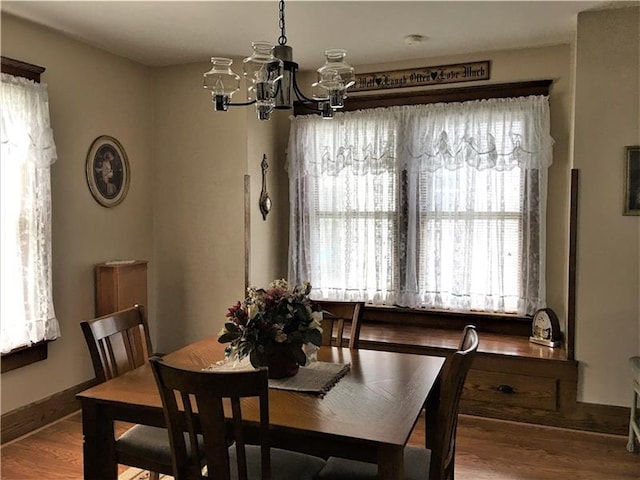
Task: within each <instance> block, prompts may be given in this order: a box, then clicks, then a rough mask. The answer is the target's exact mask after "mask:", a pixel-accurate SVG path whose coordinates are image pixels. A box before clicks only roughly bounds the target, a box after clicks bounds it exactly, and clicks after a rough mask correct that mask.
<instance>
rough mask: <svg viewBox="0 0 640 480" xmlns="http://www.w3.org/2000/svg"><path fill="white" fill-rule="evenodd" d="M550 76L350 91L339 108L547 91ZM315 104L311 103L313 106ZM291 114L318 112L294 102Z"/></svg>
mask: <svg viewBox="0 0 640 480" xmlns="http://www.w3.org/2000/svg"><path fill="white" fill-rule="evenodd" d="M551 83H552V80H534V81H530V82H512V83H495V84H488V85H474V86H472V87H458V88H439V89H433V90H420V91H408V92H400V93H397V92H395V93H384V92H381V93H378V94H374V95H357V94H353V95H352V96H350V97H348V98H347V99H346V100H345V103H344V107H343V108H342V111H343V112H350V111H354V110H365V109H369V108H381V107H397V106H401V105H423V104H428V103H450V102H466V101H470V100H486V99H489V98H511V97H526V96H529V95H548V94H549V88H550V86H551ZM316 106H317V105H313V107H316ZM293 111H294V115H307V114H312V113H318V112H317V111H316V110H314V109H313V108H309V107H308V106H306V105H303V104H301V103H298V102H296V103H295V104H294V110H293Z"/></svg>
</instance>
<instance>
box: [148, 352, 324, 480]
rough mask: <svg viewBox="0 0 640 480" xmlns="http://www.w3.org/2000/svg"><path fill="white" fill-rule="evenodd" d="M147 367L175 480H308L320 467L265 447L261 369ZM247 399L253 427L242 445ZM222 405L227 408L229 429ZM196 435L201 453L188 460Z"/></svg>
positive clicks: (156, 361) (265, 390)
mask: <svg viewBox="0 0 640 480" xmlns="http://www.w3.org/2000/svg"><path fill="white" fill-rule="evenodd" d="M150 362H151V367H152V369H153V373H154V376H155V379H156V383H157V385H158V389H159V391H160V397H161V398H162V406H163V408H164V415H165V421H166V423H167V426H168V429H169V436H170V442H171V455H172V460H173V469H174V472H173V475H174V477H175V480H192V479H198V480H200V479H205V478H209V479H212V478H216V479H220V480H232V479H233V480H247V479H250V480H258V479H263V480H312V479H314V478H315V476H316V475H317V474H318V472H319V471H320V470H321V469H322V467H323V466H324V465H325V461H324V460H323V459H321V458H317V457H313V456H311V455H305V454H302V453H297V452H291V451H287V450H281V449H277V448H270V443H269V430H270V426H269V386H268V370H267V368H265V367H263V368H260V369H258V370H240V371H236V372H228V371H227V372H211V371H203V370H199V369H198V370H191V369H184V368H179V367H176V366H172V365H168V364H166V363H165V362H164V361H163V360H162V359H161V358H159V357H152V358H151V359H150ZM247 397H253V398H252V399H251V400H253V401H254V403H253V404H251V405H253V407H250V408H254V409H255V413H256V414H257V416H258V420H257V421H256V422H253V421H252V423H253V424H255V427H257V437H255V436H252V441H253V442H255V444H253V445H248V444H247V443H246V442H245V425H244V424H243V411H244V410H243V408H244V407H243V406H242V405H241V400H242V399H244V398H247ZM227 402H228V403H227ZM225 404H226V405H227V408H228V405H229V404H230V405H231V412H230V413H231V422H230V424H228V423H227V422H228V420H227V419H226V416H225ZM245 413H246V412H245ZM200 434H201V435H202V437H203V438H204V444H205V451H204V454H203V455H202V456H200V455H198V456H192V457H191V458H189V456H188V455H187V452H188V451H190V450H193V449H192V445H194V442H195V440H196V439H197V438H198V436H199V435H200ZM229 436H232V437H233V440H234V444H233V445H232V446H231V447H228V443H227V439H228V438H229ZM256 438H257V441H255V439H256ZM203 460H204V461H203ZM202 463H205V464H206V470H207V472H208V476H205V475H204V474H203V471H202V468H201V464H202Z"/></svg>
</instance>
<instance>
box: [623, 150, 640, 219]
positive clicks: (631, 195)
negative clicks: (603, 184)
mask: <svg viewBox="0 0 640 480" xmlns="http://www.w3.org/2000/svg"><path fill="white" fill-rule="evenodd" d="M625 153H626V158H625V162H624V165H625V168H624V212H623V215H640V146H637V145H636V146H633V147H625Z"/></svg>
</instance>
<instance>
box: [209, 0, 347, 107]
mask: <svg viewBox="0 0 640 480" xmlns="http://www.w3.org/2000/svg"><path fill="white" fill-rule="evenodd" d="M279 13H280V37H279V38H278V45H275V46H274V45H273V44H271V43H269V42H253V43H252V44H251V46H252V48H253V53H252V54H251V56H249V57H247V58H245V59H244V60H243V62H242V63H243V75H244V78H245V82H246V85H247V101H246V102H241V103H233V102H232V101H231V97H232V96H233V94H234V93H235V92H237V91H239V90H240V76H239V75H237V74H236V73H234V72H233V70H232V69H231V65H232V63H233V60H232V59H230V58H223V57H212V58H211V63H213V67H212V68H211V70H209V71H208V72H206V73H205V74H204V88H206V89H207V90H210V91H211V97H212V102H213V108H214V110H215V111H217V112H226V111H227V110H228V109H229V107H236V106H240V107H245V106H248V105H255V108H256V113H257V115H258V119H259V120H269V118H270V116H271V112H272V111H273V110H274V109H290V108H291V107H292V105H293V104H292V98H295V101H297V102H300V103H302V104H304V105H306V106H307V107H309V108H310V109H311V110H314V111H317V112H319V113H321V114H322V117H323V118H332V117H333V112H334V111H335V110H338V109H340V108H342V107H343V106H344V99H345V98H346V91H347V89H348V88H349V87H351V86H352V85H353V84H354V83H355V74H354V69H353V67H352V66H351V65H349V64H347V63H346V62H345V61H344V58H345V56H346V55H347V51H346V50H340V49H332V50H327V51H325V52H324V55H325V57H326V63H325V64H324V66H322V67H320V68H319V69H318V71H317V72H318V80H317V82H315V83H314V84H313V85H312V91H311V96H312V98H309V97H306V96H305V95H304V94H303V93H302V91H301V90H300V88H299V87H298V83H297V81H296V73H297V71H298V64H297V63H295V62H294V61H293V49H292V48H291V47H290V46H289V45H287V36H286V35H285V19H284V0H280V2H279ZM312 105H314V106H312Z"/></svg>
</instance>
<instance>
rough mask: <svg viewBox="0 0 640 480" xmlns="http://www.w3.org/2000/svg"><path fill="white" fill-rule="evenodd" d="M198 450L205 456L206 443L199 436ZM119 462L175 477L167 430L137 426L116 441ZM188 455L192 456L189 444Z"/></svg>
mask: <svg viewBox="0 0 640 480" xmlns="http://www.w3.org/2000/svg"><path fill="white" fill-rule="evenodd" d="M198 449H199V450H200V453H202V454H204V441H203V439H202V436H201V435H199V436H198ZM116 453H117V455H118V462H119V463H122V464H124V465H130V466H135V467H139V468H143V469H146V470H151V471H154V472H159V473H164V474H167V475H173V466H172V464H171V445H170V444H169V433H168V431H167V429H166V428H159V427H150V426H148V425H136V426H134V427H131V428H130V429H129V430H127V431H126V432H125V433H123V434H122V435H121V436H120V437H119V438H118V440H116ZM187 455H191V452H190V448H189V445H188V444H187Z"/></svg>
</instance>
